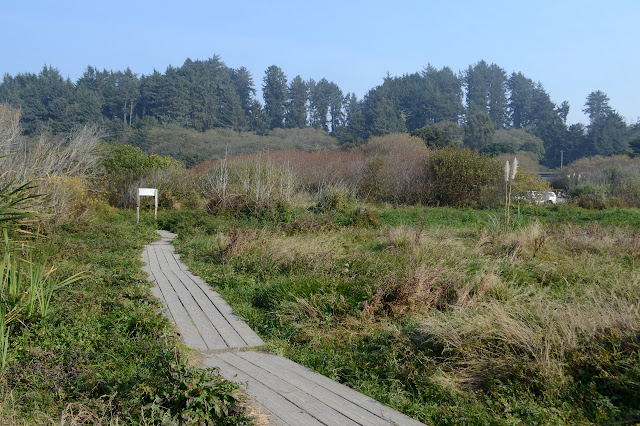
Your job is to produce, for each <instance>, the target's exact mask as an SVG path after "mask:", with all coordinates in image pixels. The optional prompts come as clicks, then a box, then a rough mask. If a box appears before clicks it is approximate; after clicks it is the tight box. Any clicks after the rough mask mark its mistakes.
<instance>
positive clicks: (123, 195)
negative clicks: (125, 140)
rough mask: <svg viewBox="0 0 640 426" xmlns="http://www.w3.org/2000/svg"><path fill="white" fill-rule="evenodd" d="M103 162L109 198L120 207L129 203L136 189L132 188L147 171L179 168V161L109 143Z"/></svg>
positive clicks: (133, 200)
mask: <svg viewBox="0 0 640 426" xmlns="http://www.w3.org/2000/svg"><path fill="white" fill-rule="evenodd" d="M102 164H103V166H104V168H105V178H104V180H105V182H104V183H105V186H106V192H107V196H108V198H109V201H110V202H111V203H112V204H113V205H115V206H120V207H127V206H132V205H133V204H134V202H135V200H136V193H135V191H133V193H132V190H131V188H132V187H133V185H134V184H136V183H138V182H139V181H140V180H141V179H143V178H144V177H145V176H146V175H147V174H148V173H151V172H153V171H157V170H164V169H169V168H180V167H181V165H180V163H179V162H178V161H176V160H174V159H172V158H171V157H162V156H159V155H156V154H151V155H146V154H144V153H143V152H142V150H141V149H140V148H137V147H133V146H130V145H118V144H112V145H110V146H108V150H107V154H106V156H105V157H104V159H103V161H102Z"/></svg>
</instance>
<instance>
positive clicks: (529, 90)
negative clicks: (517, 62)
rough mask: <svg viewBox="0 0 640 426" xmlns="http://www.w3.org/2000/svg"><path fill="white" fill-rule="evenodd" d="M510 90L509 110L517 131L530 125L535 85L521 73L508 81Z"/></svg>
mask: <svg viewBox="0 0 640 426" xmlns="http://www.w3.org/2000/svg"><path fill="white" fill-rule="evenodd" d="M507 88H508V89H509V92H510V95H509V110H510V113H511V114H510V119H511V125H512V126H513V127H515V128H516V129H523V128H525V127H526V126H527V125H529V122H528V118H529V116H530V113H529V110H530V108H531V98H532V94H533V90H534V89H535V84H534V82H533V80H531V79H529V78H527V77H525V76H524V75H523V74H522V73H521V72H519V73H513V74H511V77H509V80H507Z"/></svg>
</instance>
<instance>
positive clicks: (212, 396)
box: [141, 348, 244, 424]
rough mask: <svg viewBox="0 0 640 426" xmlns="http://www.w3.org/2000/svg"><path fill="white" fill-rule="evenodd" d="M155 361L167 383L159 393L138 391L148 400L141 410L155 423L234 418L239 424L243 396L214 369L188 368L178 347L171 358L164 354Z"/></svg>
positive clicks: (217, 421)
mask: <svg viewBox="0 0 640 426" xmlns="http://www.w3.org/2000/svg"><path fill="white" fill-rule="evenodd" d="M158 362H159V366H160V367H161V368H162V371H164V372H166V374H168V379H169V380H168V381H167V382H166V384H165V386H164V387H162V388H161V389H160V390H156V389H151V388H148V387H144V386H143V387H142V388H141V393H142V398H143V399H145V398H147V399H151V402H149V403H147V404H146V405H144V407H143V410H144V411H147V410H148V413H149V414H150V416H151V418H152V419H153V420H154V421H160V422H166V421H171V422H176V423H177V424H232V418H234V417H235V418H236V422H233V423H234V424H237V423H238V422H239V420H240V419H241V417H242V411H243V409H242V407H241V405H240V403H241V402H242V401H243V400H244V395H243V393H242V392H241V391H240V388H239V386H238V385H237V384H235V383H232V382H228V381H226V380H224V379H222V378H221V377H220V376H219V375H217V374H215V372H214V370H207V369H203V368H195V367H190V366H188V365H187V364H185V363H184V362H183V361H182V359H181V357H180V352H179V350H178V349H177V348H174V350H173V357H170V356H168V353H167V352H164V353H163V354H162V355H161V356H160V357H159V360H158Z"/></svg>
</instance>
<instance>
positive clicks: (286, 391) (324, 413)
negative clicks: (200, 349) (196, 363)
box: [217, 352, 358, 426]
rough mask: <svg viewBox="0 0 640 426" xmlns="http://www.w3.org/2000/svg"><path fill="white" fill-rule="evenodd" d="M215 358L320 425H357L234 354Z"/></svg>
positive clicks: (219, 355) (298, 389)
mask: <svg viewBox="0 0 640 426" xmlns="http://www.w3.org/2000/svg"><path fill="white" fill-rule="evenodd" d="M217 356H218V357H219V358H221V359H222V360H224V361H226V362H227V363H229V364H230V365H232V366H233V367H235V368H236V369H238V370H240V371H242V372H244V373H245V374H247V375H249V376H251V377H252V378H253V379H254V380H256V381H258V382H260V383H262V384H263V385H265V386H267V387H268V388H270V389H271V390H273V391H275V392H277V393H278V394H279V395H281V396H282V397H284V398H285V399H287V400H288V401H289V402H291V403H292V404H294V405H295V406H297V407H299V408H300V409H303V410H304V411H305V412H307V413H309V414H310V415H311V416H313V417H314V418H316V419H317V420H318V421H320V422H321V423H322V424H325V425H331V426H349V425H351V426H357V424H358V423H356V422H354V421H352V420H351V419H349V418H348V417H346V416H344V415H343V414H342V413H341V412H340V411H339V410H335V409H333V408H331V407H329V406H327V405H326V404H324V403H323V402H322V401H320V400H319V399H318V398H316V397H315V396H313V395H310V394H308V393H306V392H304V391H303V390H301V389H300V388H298V387H296V386H294V385H293V384H291V383H289V382H287V381H286V380H283V379H281V378H280V377H277V376H275V375H273V374H270V373H269V372H268V371H267V370H265V369H263V368H261V367H259V366H257V365H255V364H253V363H251V362H250V361H247V360H246V359H244V358H242V357H240V356H238V354H236V353H232V352H226V353H222V354H218V355H217ZM250 383H251V382H250Z"/></svg>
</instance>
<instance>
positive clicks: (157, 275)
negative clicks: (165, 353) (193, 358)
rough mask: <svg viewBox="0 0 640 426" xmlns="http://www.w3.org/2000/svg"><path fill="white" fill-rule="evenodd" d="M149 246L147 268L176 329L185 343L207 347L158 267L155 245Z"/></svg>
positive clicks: (199, 347)
mask: <svg viewBox="0 0 640 426" xmlns="http://www.w3.org/2000/svg"><path fill="white" fill-rule="evenodd" d="M148 248H149V270H150V271H151V273H152V276H153V279H154V281H155V282H156V284H157V285H158V288H159V289H160V291H161V293H162V297H163V299H164V301H165V303H166V306H167V309H168V310H169V311H170V312H171V317H172V318H173V320H174V322H175V324H176V326H177V327H178V331H179V332H180V334H181V335H182V338H183V339H184V342H185V344H186V345H188V346H191V347H193V348H196V349H207V345H206V343H205V342H204V340H203V339H202V336H200V332H199V331H198V329H197V328H196V327H195V325H194V324H193V322H192V321H191V317H189V315H188V314H187V311H186V310H185V309H184V306H183V305H182V302H181V301H180V299H179V298H178V295H177V294H176V293H175V291H174V289H173V286H172V285H171V282H169V280H168V279H167V277H166V276H165V275H164V273H163V272H162V270H161V268H160V264H159V262H158V256H157V254H156V248H157V246H153V245H151V246H148Z"/></svg>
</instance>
